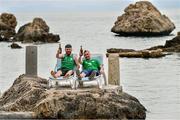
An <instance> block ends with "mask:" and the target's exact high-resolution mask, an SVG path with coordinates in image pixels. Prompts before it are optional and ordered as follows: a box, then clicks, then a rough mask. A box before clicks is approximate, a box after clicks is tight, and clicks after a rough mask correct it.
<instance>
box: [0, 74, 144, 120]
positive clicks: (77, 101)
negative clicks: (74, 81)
mask: <svg viewBox="0 0 180 120" xmlns="http://www.w3.org/2000/svg"><path fill="white" fill-rule="evenodd" d="M47 83H48V81H47V80H45V79H42V78H39V77H34V78H30V77H27V76H25V75H21V76H20V77H19V78H17V79H16V80H15V82H14V83H13V85H12V86H11V87H10V88H9V90H7V91H6V92H5V93H4V94H3V96H2V98H0V111H31V112H34V113H35V114H34V115H35V117H36V118H62V119H93V118H99V119H113V118H114V119H145V118H146V113H145V111H146V109H145V108H144V107H143V106H142V105H141V104H140V102H139V101H138V100H137V99H136V98H135V97H133V96H130V95H128V94H127V93H124V92H122V93H116V92H113V91H109V92H107V91H104V90H100V89H95V88H94V89H91V90H82V89H81V90H80V89H79V90H71V89H53V88H52V89H47Z"/></svg>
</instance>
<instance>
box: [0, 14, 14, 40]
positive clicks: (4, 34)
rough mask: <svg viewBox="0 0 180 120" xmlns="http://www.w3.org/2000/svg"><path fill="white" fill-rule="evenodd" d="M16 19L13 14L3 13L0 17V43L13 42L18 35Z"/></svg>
mask: <svg viewBox="0 0 180 120" xmlns="http://www.w3.org/2000/svg"><path fill="white" fill-rule="evenodd" d="M16 25H17V21H16V17H15V16H14V15H13V14H11V13H2V14H1V15H0V41H11V38H12V37H14V35H15V34H16V31H15V28H16Z"/></svg>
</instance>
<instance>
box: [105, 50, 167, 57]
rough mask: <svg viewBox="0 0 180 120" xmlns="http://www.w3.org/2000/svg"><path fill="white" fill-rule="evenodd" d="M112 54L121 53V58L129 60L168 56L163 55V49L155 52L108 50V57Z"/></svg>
mask: <svg viewBox="0 0 180 120" xmlns="http://www.w3.org/2000/svg"><path fill="white" fill-rule="evenodd" d="M111 53H119V57H128V58H159V57H164V56H165V55H166V54H164V53H162V49H155V50H133V49H117V48H111V49H107V56H108V55H109V54H111Z"/></svg>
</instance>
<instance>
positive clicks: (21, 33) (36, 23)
mask: <svg viewBox="0 0 180 120" xmlns="http://www.w3.org/2000/svg"><path fill="white" fill-rule="evenodd" d="M14 40H15V41H21V42H23V43H32V42H43V43H46V42H48V43H51V42H58V41H59V40H60V37H59V35H54V34H52V33H49V26H48V25H47V24H46V22H45V21H44V20H43V19H42V18H34V19H33V22H32V23H27V24H25V25H23V26H22V27H20V29H19V30H18V33H17V34H16V36H15V38H14Z"/></svg>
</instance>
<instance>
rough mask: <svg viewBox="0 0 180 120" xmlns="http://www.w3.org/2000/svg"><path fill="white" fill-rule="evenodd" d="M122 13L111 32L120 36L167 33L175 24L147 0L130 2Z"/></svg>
mask: <svg viewBox="0 0 180 120" xmlns="http://www.w3.org/2000/svg"><path fill="white" fill-rule="evenodd" d="M124 12H125V13H124V14H123V15H121V16H119V17H118V18H117V21H116V22H115V25H114V26H113V28H112V29H111V31H112V32H114V33H117V34H119V35H122V36H159V35H169V34H170V33H171V32H172V31H173V30H174V29H175V25H174V24H173V23H172V22H171V21H170V19H169V18H168V17H167V16H165V15H162V14H161V13H160V12H159V11H158V9H157V8H156V7H154V6H153V5H152V4H151V3H150V2H149V1H139V2H136V3H135V4H130V5H129V6H128V7H127V8H125V10H124Z"/></svg>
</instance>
